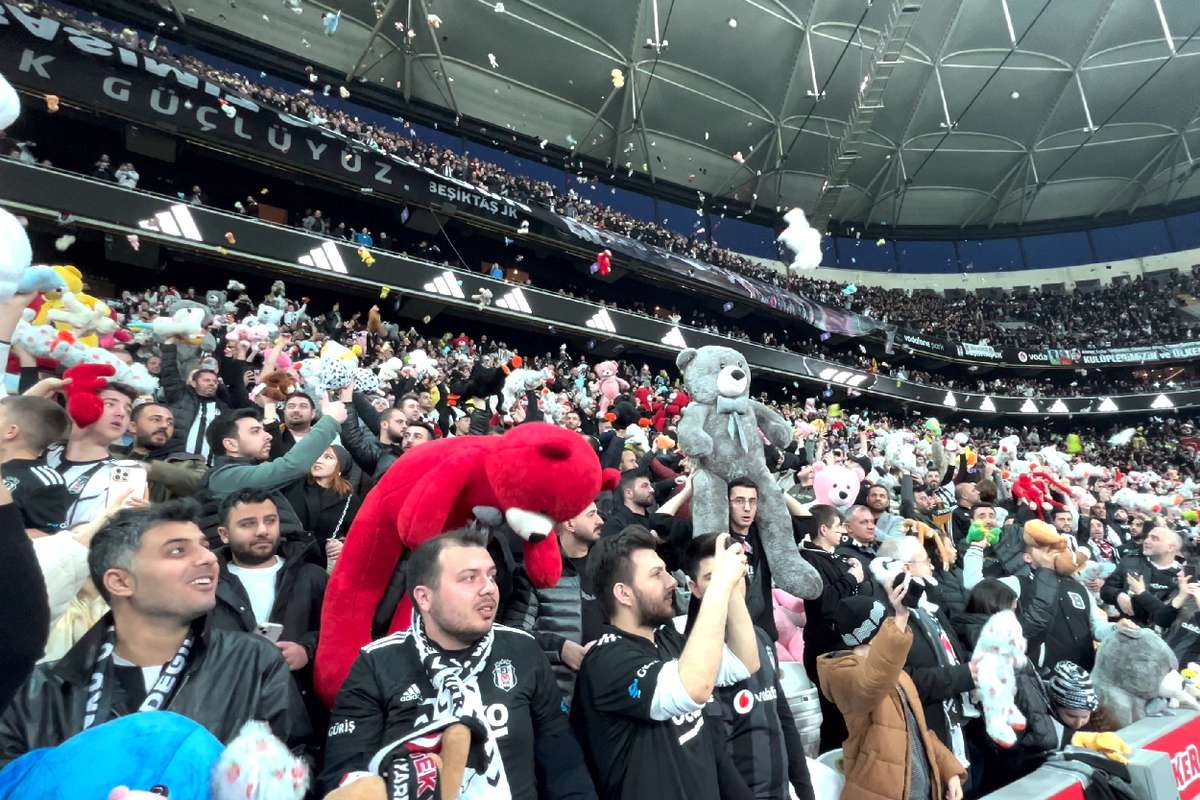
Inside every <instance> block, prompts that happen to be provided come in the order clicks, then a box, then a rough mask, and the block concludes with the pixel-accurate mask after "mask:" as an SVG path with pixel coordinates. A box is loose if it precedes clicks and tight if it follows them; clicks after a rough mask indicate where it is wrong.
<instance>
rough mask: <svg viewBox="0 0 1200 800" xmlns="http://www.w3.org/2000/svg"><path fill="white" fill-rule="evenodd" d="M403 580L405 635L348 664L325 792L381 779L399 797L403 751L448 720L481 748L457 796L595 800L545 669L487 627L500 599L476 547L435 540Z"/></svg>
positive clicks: (527, 647) (509, 635)
mask: <svg viewBox="0 0 1200 800" xmlns="http://www.w3.org/2000/svg"><path fill="white" fill-rule="evenodd" d="M406 570H407V585H408V587H409V595H410V597H411V598H412V601H413V606H414V608H415V609H416V612H415V613H414V614H413V627H412V629H411V630H408V631H403V632H401V633H395V634H392V635H391V636H387V637H384V638H382V639H379V640H377V641H375V642H372V643H371V644H369V645H367V646H366V647H364V648H363V649H362V652H361V653H359V655H358V658H357V659H356V660H355V662H354V666H353V668H351V670H350V675H349V676H348V677H347V678H346V682H345V683H344V684H343V685H342V689H341V691H340V692H339V693H338V697H337V701H336V703H335V704H334V707H333V712H332V715H331V722H330V726H329V738H328V740H327V743H326V748H325V753H326V757H325V769H324V771H323V772H322V773H321V777H320V783H321V787H322V791H323V792H328V791H329V790H331V789H333V788H335V787H336V786H338V785H339V783H341V782H342V781H343V779H347V780H353V779H356V778H359V777H363V776H365V775H368V774H379V775H381V776H383V777H384V780H385V781H387V782H388V783H389V784H390V785H389V787H388V795H389V796H390V797H399V796H400V795H401V794H402V792H403V791H404V788H406V786H405V784H404V782H403V781H404V776H405V775H406V774H408V773H410V772H411V770H412V769H413V764H412V759H413V758H414V756H412V755H410V754H409V752H408V751H407V749H406V748H405V747H404V745H403V744H402V743H403V742H404V741H406V740H408V739H410V738H412V737H416V736H419V735H421V734H425V735H433V734H436V733H437V732H438V730H439V728H438V725H439V723H440V724H442V725H444V722H445V721H446V720H448V719H450V720H455V721H457V720H464V722H465V724H467V725H468V727H470V728H471V730H472V732H473V738H474V739H475V740H476V745H478V748H477V749H476V748H475V747H473V752H475V753H476V754H477V755H478V758H477V759H475V760H473V761H472V767H471V768H469V769H468V770H467V773H466V776H465V778H464V794H463V796H469V797H487V796H491V795H489V793H488V792H489V788H488V787H491V790H492V792H493V793H494V795H496V796H498V795H500V794H503V795H504V796H506V797H507V796H511V797H512V798H514V800H535V799H536V798H539V797H541V798H567V797H571V798H580V800H589V799H590V798H594V797H595V790H594V789H593V788H592V785H591V781H590V779H589V777H588V774H587V769H586V767H585V765H584V761H583V754H582V753H581V752H580V750H579V745H578V743H577V742H576V741H575V739H574V737H572V736H571V731H570V728H569V726H568V724H567V718H566V715H565V714H564V713H563V709H562V696H561V695H560V694H559V691H558V685H557V684H556V683H555V680H554V673H553V672H552V671H551V669H550V664H549V662H547V661H546V657H545V656H544V655H543V654H542V651H541V649H540V648H539V647H538V645H537V642H536V641H534V638H533V636H532V635H530V634H528V633H526V632H525V631H519V630H516V629H515V628H508V627H505V626H503V625H494V624H493V623H494V620H495V617H496V614H497V612H498V610H499V604H500V596H499V592H498V591H497V587H496V565H495V563H494V562H493V561H492V557H491V555H489V554H488V551H487V548H486V539H485V537H484V535H483V534H480V533H477V532H474V531H469V530H457V531H448V532H446V533H443V534H441V535H440V536H436V537H434V538H433V539H430V540H429V541H427V542H425V543H424V544H423V545H421V546H420V547H418V548H417V549H416V550H415V551H413V554H412V556H410V558H409V561H408V564H407V566H406Z"/></svg>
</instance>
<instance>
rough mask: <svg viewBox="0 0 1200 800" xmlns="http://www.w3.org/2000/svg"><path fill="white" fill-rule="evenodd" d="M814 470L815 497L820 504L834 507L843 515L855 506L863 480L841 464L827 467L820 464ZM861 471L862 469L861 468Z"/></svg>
mask: <svg viewBox="0 0 1200 800" xmlns="http://www.w3.org/2000/svg"><path fill="white" fill-rule="evenodd" d="M813 469H814V470H815V471H816V476H815V477H814V478H813V496H814V497H815V498H816V501H817V502H818V503H821V504H823V505H827V506H833V507H834V508H836V509H837V510H839V511H841V512H842V513H843V514H844V513H845V512H846V510H847V509H849V508H850V506H852V505H854V501H855V499H856V498H857V497H858V490H859V487H860V485H861V483H862V478H861V477H860V476H859V475H858V474H857V473H855V472H854V471H853V470H851V469H849V468H848V467H843V466H842V465H840V464H834V465H833V466H826V465H824V464H822V463H820V462H818V463H817V464H816V465H815V466H814V467H813ZM860 469H861V468H860Z"/></svg>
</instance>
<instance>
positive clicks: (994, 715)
mask: <svg viewBox="0 0 1200 800" xmlns="http://www.w3.org/2000/svg"><path fill="white" fill-rule="evenodd" d="M1025 647H1026V644H1025V636H1024V634H1022V632H1021V623H1020V622H1019V621H1018V620H1017V616H1016V614H1014V613H1013V612H1011V611H999V612H997V613H995V614H993V615H992V616H991V618H990V619H989V620H988V621H987V623H985V624H984V626H983V630H982V631H980V633H979V642H978V643H977V644H976V645H975V652H974V654H973V655H972V656H971V663H972V664H974V665H975V666H976V675H977V677H976V679H975V682H976V685H977V686H978V687H979V690H978V692H979V701H980V705H981V706H983V719H984V723H985V726H986V728H987V733H988V736H990V737H992V741H994V742H995V743H996V744H998V745H1000V746H1001V747H1005V748H1008V747H1012V746H1013V745H1014V744H1016V742H1017V733H1019V732H1020V731H1023V730H1025V716H1024V715H1023V714H1022V713H1021V712H1020V711H1019V710H1018V709H1017V700H1016V697H1017V670H1018V669H1020V668H1021V667H1023V666H1024V665H1025Z"/></svg>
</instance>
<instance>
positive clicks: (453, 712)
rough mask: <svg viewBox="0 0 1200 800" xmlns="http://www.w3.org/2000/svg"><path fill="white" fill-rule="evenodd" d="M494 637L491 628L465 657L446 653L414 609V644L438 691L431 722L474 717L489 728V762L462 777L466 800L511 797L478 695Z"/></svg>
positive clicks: (426, 671) (498, 751) (430, 679)
mask: <svg viewBox="0 0 1200 800" xmlns="http://www.w3.org/2000/svg"><path fill="white" fill-rule="evenodd" d="M493 637H494V634H493V631H491V630H489V631H488V632H487V634H486V635H485V636H484V637H483V638H482V639H480V640H479V641H478V642H477V643H476V644H475V647H474V648H473V649H472V650H471V652H470V653H469V654H468V655H467V656H466V657H459V656H450V655H446V654H445V653H443V652H442V651H441V650H439V649H438V648H437V647H436V646H435V645H434V644H433V643H432V642H430V641H429V639H428V638H427V637H426V635H425V626H424V625H423V624H422V623H421V615H420V614H418V613H417V612H416V611H415V610H414V611H413V622H412V639H413V644H414V645H415V646H416V648H417V656H418V657H419V658H420V659H421V666H423V667H424V668H425V673H426V675H428V676H429V682H430V683H432V684H433V688H434V690H435V691H436V692H437V697H435V698H434V702H433V710H432V712H431V715H432V718H433V720H432V721H434V722H438V721H441V720H443V719H448V718H449V719H455V720H459V719H463V718H464V717H465V718H473V719H475V720H476V721H478V722H479V726H478V727H480V728H482V729H483V730H485V731H487V741H486V742H485V744H484V748H483V752H484V755H485V757H486V764H485V766H484V768H483V770H482V771H480V772H477V771H474V770H472V769H470V767H468V768H467V771H466V773H465V775H464V776H463V785H462V790H461V791H460V792H459V794H458V796H459V797H460V798H467V800H473V798H480V800H482V799H483V798H488V800H492V798H495V799H496V800H505V799H506V798H510V797H512V793H511V791H510V790H509V788H508V776H507V775H506V774H505V771H504V761H503V759H502V758H501V757H500V746H499V744H498V743H497V742H496V737H495V736H494V735H493V734H492V729H491V728H490V727H488V724H487V720H486V718H485V712H484V707H483V699H482V697H481V696H480V694H479V674H480V673H481V672H483V670H484V668H485V667H486V666H487V661H488V658H489V657H490V656H491V654H492V641H493Z"/></svg>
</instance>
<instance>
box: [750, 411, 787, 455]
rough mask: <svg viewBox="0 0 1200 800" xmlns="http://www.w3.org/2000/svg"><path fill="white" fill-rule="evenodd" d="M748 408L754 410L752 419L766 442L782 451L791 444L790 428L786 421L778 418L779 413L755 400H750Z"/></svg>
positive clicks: (780, 417)
mask: <svg viewBox="0 0 1200 800" xmlns="http://www.w3.org/2000/svg"><path fill="white" fill-rule="evenodd" d="M750 407H751V408H753V409H754V417H755V419H756V421H757V422H758V427H759V429H760V430H761V431H762V432H763V433H765V434H766V435H767V440H768V441H770V442H771V444H773V445H775V446H776V447H778V448H779V449H781V450H782V449H783V448H785V447H787V446H788V445H789V444H791V443H792V426H791V425H788V423H787V420H785V419H784V418H783V417H782V416H780V415H779V412H777V411H775V409H773V408H770V407H768V406H765V405H763V404H762V403H760V402H758V401H757V400H751V401H750Z"/></svg>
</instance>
